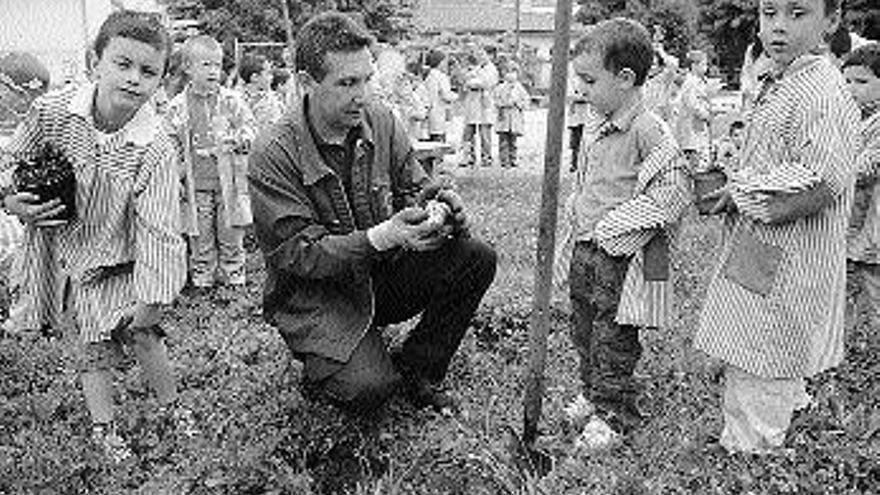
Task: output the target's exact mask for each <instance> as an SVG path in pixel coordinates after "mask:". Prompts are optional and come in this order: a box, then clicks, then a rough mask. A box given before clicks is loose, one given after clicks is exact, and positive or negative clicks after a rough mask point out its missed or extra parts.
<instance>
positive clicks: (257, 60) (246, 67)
mask: <svg viewBox="0 0 880 495" xmlns="http://www.w3.org/2000/svg"><path fill="white" fill-rule="evenodd" d="M265 66H266V57H264V56H262V55H245V56H244V57H242V58H241V62H240V63H239V67H238V75H239V76H240V77H241V80H242V81H244V82H245V84H250V82H251V79H252V78H253V77H254V74H259V73H260V72H263V67H265Z"/></svg>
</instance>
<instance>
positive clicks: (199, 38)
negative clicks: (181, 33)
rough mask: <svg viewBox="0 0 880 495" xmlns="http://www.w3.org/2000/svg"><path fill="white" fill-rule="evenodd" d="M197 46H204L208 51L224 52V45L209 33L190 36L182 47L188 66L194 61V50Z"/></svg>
mask: <svg viewBox="0 0 880 495" xmlns="http://www.w3.org/2000/svg"><path fill="white" fill-rule="evenodd" d="M197 48H204V49H205V50H208V51H213V52H220V53H223V45H221V44H220V42H219V41H217V40H216V39H214V38H212V37H210V36H208V35H207V34H198V35H196V36H192V37H189V38H187V39H186V41H184V42H183V46H182V47H181V51H183V56H184V60H185V62H186V65H187V66H189V64H190V63H192V57H193V52H195V51H196V49H197Z"/></svg>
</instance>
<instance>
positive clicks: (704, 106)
mask: <svg viewBox="0 0 880 495" xmlns="http://www.w3.org/2000/svg"><path fill="white" fill-rule="evenodd" d="M687 61H688V63H689V64H690V67H689V69H688V73H687V75H686V76H685V78H684V82H683V83H682V87H681V95H680V98H681V100H680V101H681V113H680V114H679V116H678V118H680V119H681V125H680V126H678V129H679V130H680V131H681V132H680V135H679V136H677V137H678V144H679V146H681V149H682V151H683V152H684V155H685V157H686V158H687V159H688V162H689V163H690V166H691V170H700V169H702V168H704V167H705V166H706V165H708V163H709V148H710V142H711V138H710V136H709V130H710V125H711V122H712V106H711V104H710V103H709V85H708V82H707V81H706V72H707V71H708V69H709V57H708V55H706V52H704V51H702V50H692V51H690V52H688V54H687Z"/></svg>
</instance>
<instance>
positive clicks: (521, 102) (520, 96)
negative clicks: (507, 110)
mask: <svg viewBox="0 0 880 495" xmlns="http://www.w3.org/2000/svg"><path fill="white" fill-rule="evenodd" d="M516 106H517V107H518V108H519V109H520V110H525V109H527V108H528V107H529V92H528V91H526V87H525V86H523V85H522V83H516Z"/></svg>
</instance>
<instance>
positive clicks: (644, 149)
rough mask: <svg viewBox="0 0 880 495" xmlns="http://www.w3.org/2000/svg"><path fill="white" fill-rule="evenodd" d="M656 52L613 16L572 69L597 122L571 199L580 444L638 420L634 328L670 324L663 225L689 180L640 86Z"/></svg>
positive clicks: (614, 434) (681, 207)
mask: <svg viewBox="0 0 880 495" xmlns="http://www.w3.org/2000/svg"><path fill="white" fill-rule="evenodd" d="M653 56H654V52H653V49H652V47H651V36H650V35H649V34H648V30H647V29H645V28H644V27H643V26H642V25H640V24H638V23H637V22H634V21H631V20H627V19H614V20H610V21H605V22H600V23H599V24H597V25H596V26H595V27H593V28H591V29H590V30H589V31H588V32H587V33H586V34H585V35H584V37H583V38H581V39H580V40H579V41H578V42H577V44H576V46H575V58H574V62H573V69H574V72H575V74H576V75H577V77H578V78H579V79H580V82H581V90H582V91H583V95H584V98H585V99H586V101H587V102H589V103H590V105H591V106H592V107H593V108H594V110H595V111H596V114H597V115H598V116H599V117H600V118H601V119H602V122H601V124H599V126H598V128H597V131H596V132H595V133H590V134H589V137H588V141H586V142H585V143H584V145H583V148H582V151H583V153H582V155H581V158H580V163H579V165H578V167H577V175H576V178H575V186H574V192H573V198H572V200H571V201H572V208H571V209H572V217H571V221H572V225H573V226H572V229H573V236H574V240H575V245H574V249H573V252H572V255H571V267H570V271H569V285H570V294H571V305H572V318H571V338H572V341H573V343H574V346H575V348H576V349H577V351H578V354H579V357H580V374H581V380H582V382H583V391H584V399H585V400H584V399H580V400H581V402H584V403H587V404H588V405H589V407H587V408H581V409H587V410H589V411H590V412H591V413H592V414H587V413H584V414H583V416H584V417H590V416H592V417H591V418H590V420H589V422H588V423H587V424H586V426H585V427H584V432H583V433H582V435H581V437H580V440H581V442H582V443H584V444H585V445H586V446H587V447H589V448H601V447H606V446H608V445H609V444H611V443H613V442H614V441H615V440H617V439H619V437H620V435H621V434H627V433H629V432H630V431H632V430H633V429H634V428H636V427H637V426H639V424H640V423H641V421H642V419H643V418H642V415H641V413H640V411H639V408H638V407H637V405H636V399H637V395H638V390H637V384H636V381H635V378H634V377H633V372H634V370H635V366H636V364H637V363H638V361H639V358H640V356H641V353H642V347H641V344H640V342H639V327H640V326H648V327H656V326H661V325H664V324H665V323H666V318H667V316H668V315H667V311H668V307H667V302H668V298H667V297H666V294H667V292H668V290H669V288H668V287H667V285H668V279H669V263H668V262H669V246H668V242H667V236H666V230H667V229H668V228H669V227H671V226H674V225H675V224H677V222H678V220H679V218H680V217H681V215H682V213H683V212H684V211H685V209H686V208H687V206H688V204H689V202H690V198H689V182H688V180H687V174H686V171H685V168H686V167H685V163H684V161H683V160H682V159H680V156H679V155H680V154H679V150H678V146H677V145H676V143H675V140H674V138H673V137H672V133H671V131H670V129H669V127H668V126H667V124H666V123H665V122H663V120H662V119H661V118H660V117H659V116H657V115H655V114H653V113H652V112H650V111H648V110H647V109H646V108H645V103H644V101H643V95H642V86H643V85H644V83H645V80H646V78H647V75H648V71H649V69H650V67H651V62H652V59H653Z"/></svg>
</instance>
